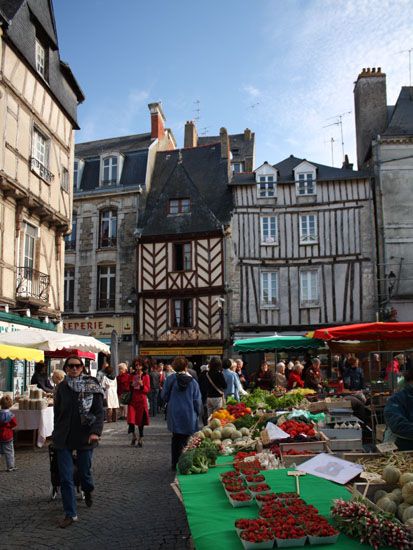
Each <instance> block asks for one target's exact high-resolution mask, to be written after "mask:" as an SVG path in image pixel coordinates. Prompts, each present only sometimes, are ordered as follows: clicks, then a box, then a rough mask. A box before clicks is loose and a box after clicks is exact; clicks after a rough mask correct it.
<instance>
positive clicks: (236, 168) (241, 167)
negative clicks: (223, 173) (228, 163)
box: [232, 162, 244, 174]
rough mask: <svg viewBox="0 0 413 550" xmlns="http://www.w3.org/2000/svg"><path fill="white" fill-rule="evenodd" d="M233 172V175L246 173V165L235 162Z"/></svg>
mask: <svg viewBox="0 0 413 550" xmlns="http://www.w3.org/2000/svg"><path fill="white" fill-rule="evenodd" d="M232 172H233V174H240V173H241V172H244V163H243V162H233V163H232Z"/></svg>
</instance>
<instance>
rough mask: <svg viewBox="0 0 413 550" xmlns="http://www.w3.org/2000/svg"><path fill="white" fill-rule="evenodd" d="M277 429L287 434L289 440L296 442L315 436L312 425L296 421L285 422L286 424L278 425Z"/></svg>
mask: <svg viewBox="0 0 413 550" xmlns="http://www.w3.org/2000/svg"><path fill="white" fill-rule="evenodd" d="M279 428H281V429H282V430H283V431H284V432H286V433H288V435H289V436H290V438H291V439H294V440H297V441H306V440H308V439H311V438H314V437H315V435H316V432H315V430H314V426H313V425H312V424H307V423H306V422H297V421H296V420H287V422H283V423H282V424H280V426H279Z"/></svg>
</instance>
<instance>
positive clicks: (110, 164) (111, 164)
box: [102, 157, 118, 185]
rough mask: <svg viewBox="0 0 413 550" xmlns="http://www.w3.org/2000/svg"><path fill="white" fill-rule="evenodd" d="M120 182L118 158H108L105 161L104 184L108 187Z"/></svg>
mask: <svg viewBox="0 0 413 550" xmlns="http://www.w3.org/2000/svg"><path fill="white" fill-rule="evenodd" d="M117 182H118V157H106V158H105V159H103V174H102V183H103V184H106V185H112V184H114V183H115V184H116V183H117Z"/></svg>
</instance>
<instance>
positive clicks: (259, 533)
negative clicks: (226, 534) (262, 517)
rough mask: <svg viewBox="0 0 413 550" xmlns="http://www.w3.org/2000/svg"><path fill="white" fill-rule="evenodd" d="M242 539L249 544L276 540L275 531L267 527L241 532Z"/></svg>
mask: <svg viewBox="0 0 413 550" xmlns="http://www.w3.org/2000/svg"><path fill="white" fill-rule="evenodd" d="M240 537H241V538H242V539H243V540H246V541H248V542H267V541H269V540H274V534H273V531H272V530H271V529H269V528H265V527H260V528H259V529H255V528H250V529H246V530H245V531H241V535H240Z"/></svg>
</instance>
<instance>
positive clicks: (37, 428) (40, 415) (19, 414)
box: [11, 407, 53, 447]
mask: <svg viewBox="0 0 413 550" xmlns="http://www.w3.org/2000/svg"><path fill="white" fill-rule="evenodd" d="M11 410H12V412H13V414H14V415H15V417H16V420H17V428H16V436H17V442H19V440H20V438H19V432H21V431H31V432H32V438H31V439H30V445H33V446H34V445H36V446H37V447H43V445H44V444H45V441H46V438H48V437H50V436H51V435H52V432H53V407H45V408H43V409H41V410H22V409H19V408H16V407H12V409H11Z"/></svg>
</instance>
